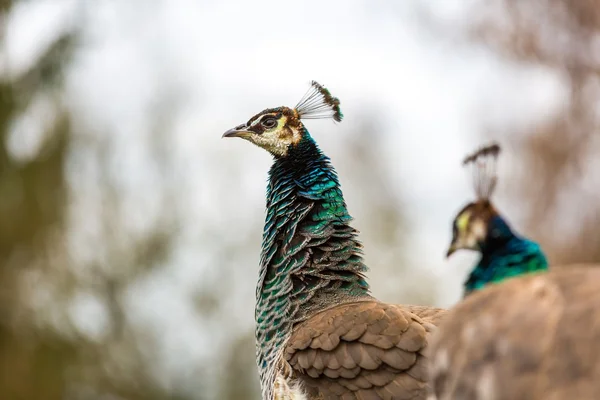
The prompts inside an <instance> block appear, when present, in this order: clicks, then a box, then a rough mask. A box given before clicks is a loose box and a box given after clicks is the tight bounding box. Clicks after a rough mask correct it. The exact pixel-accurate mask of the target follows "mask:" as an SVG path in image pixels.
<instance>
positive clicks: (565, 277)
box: [427, 264, 600, 400]
mask: <svg viewBox="0 0 600 400" xmlns="http://www.w3.org/2000/svg"><path fill="white" fill-rule="evenodd" d="M427 356H428V357H429V359H430V364H429V367H430V379H431V383H430V388H432V392H431V395H432V397H431V399H435V400H453V399H462V400H509V399H510V400H548V399H551V400H559V399H566V398H574V399H578V400H593V399H597V398H598V393H600V367H599V366H598V361H597V360H598V358H599V357H600V265H598V264H579V265H562V266H557V267H556V268H553V269H552V270H550V271H549V272H547V273H544V274H529V275H523V276H521V277H516V278H513V279H508V280H506V281H504V282H501V283H499V284H497V285H490V286H488V287H486V288H484V289H482V290H479V291H476V292H474V293H473V294H471V295H469V296H468V297H467V298H466V299H465V300H464V301H462V302H461V303H459V304H458V305H457V306H455V307H453V308H452V309H451V310H450V311H449V312H448V314H446V316H445V318H444V319H443V320H442V322H441V323H440V324H439V327H438V330H437V331H436V333H435V334H434V335H433V338H432V340H431V345H430V346H429V348H428V350H427Z"/></svg>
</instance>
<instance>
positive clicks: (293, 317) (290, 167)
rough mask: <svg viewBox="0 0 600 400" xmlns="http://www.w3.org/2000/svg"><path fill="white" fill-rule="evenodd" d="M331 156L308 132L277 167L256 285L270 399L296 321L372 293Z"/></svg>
mask: <svg viewBox="0 0 600 400" xmlns="http://www.w3.org/2000/svg"><path fill="white" fill-rule="evenodd" d="M303 129H304V128H303ZM351 219H352V218H351V216H350V214H349V213H348V210H347V209H346V204H345V202H344V198H343V195H342V191H341V189H340V185H339V182H338V178H337V175H336V173H335V171H334V169H333V167H332V165H331V163H330V161H329V158H328V157H327V156H325V155H324V154H323V153H322V152H321V151H320V150H319V148H318V147H317V144H316V143H315V141H314V140H313V139H312V138H311V136H310V135H309V133H308V132H307V131H306V130H305V129H304V131H303V132H302V139H301V140H300V142H299V143H297V144H296V145H294V146H292V147H290V149H289V151H288V154H287V155H286V156H285V157H276V158H275V162H274V164H273V166H272V167H271V170H270V172H269V185H268V188H267V215H266V221H265V227H264V232H263V243H262V254H261V268H260V275H259V280H258V285H257V288H256V313H255V317H256V346H257V348H256V351H257V354H256V355H257V363H258V367H259V371H260V378H261V386H262V390H263V398H271V397H270V396H271V390H272V389H271V388H272V387H273V380H274V374H275V371H276V370H277V369H278V368H280V365H278V363H279V362H280V361H279V360H280V357H281V353H282V351H283V348H284V345H285V343H286V341H287V339H288V338H289V336H290V334H291V332H292V328H293V326H294V324H295V323H298V322H300V321H303V320H305V319H306V318H308V317H309V316H311V315H313V314H314V313H316V312H319V311H321V310H324V309H326V308H329V307H331V306H333V305H337V304H340V303H343V302H352V301H357V300H362V299H366V298H370V295H369V285H368V284H367V282H366V280H365V277H364V275H363V274H364V273H365V272H366V271H367V268H366V266H365V265H364V264H363V260H362V256H361V254H362V251H361V248H362V246H361V244H360V242H359V241H358V239H357V231H356V230H355V229H353V228H352V227H351V226H350V225H349V223H350V221H351Z"/></svg>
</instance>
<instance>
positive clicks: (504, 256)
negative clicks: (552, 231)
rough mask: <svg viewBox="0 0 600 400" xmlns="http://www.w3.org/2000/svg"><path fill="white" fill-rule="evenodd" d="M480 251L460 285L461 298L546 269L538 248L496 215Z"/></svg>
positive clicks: (546, 265)
mask: <svg viewBox="0 0 600 400" xmlns="http://www.w3.org/2000/svg"><path fill="white" fill-rule="evenodd" d="M480 248H481V258H480V260H479V262H478V263H477V265H476V266H475V268H474V269H473V271H472V272H471V274H470V275H469V278H468V280H467V281H466V282H465V285H464V288H465V296H466V295H468V294H470V293H471V292H473V291H474V290H479V289H482V288H483V287H485V286H486V285H488V284H490V283H500V282H502V281H504V280H506V279H509V278H512V277H515V276H520V275H523V274H528V273H535V272H542V271H546V270H548V261H547V259H546V256H545V255H544V252H543V251H542V249H541V248H540V246H539V245H538V244H537V243H535V242H533V241H531V240H529V239H526V238H524V237H521V236H518V235H517V234H515V233H514V232H513V231H512V229H511V228H510V227H509V226H508V224H507V223H506V221H505V220H504V219H503V218H502V217H500V216H499V215H495V216H493V217H492V218H491V219H490V221H489V222H488V233H487V236H486V239H485V241H484V242H483V243H481V244H480Z"/></svg>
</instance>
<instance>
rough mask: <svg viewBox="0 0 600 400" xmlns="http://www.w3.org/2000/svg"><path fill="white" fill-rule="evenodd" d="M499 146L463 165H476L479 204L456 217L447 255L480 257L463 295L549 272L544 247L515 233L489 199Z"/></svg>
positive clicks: (494, 183)
mask: <svg viewBox="0 0 600 400" xmlns="http://www.w3.org/2000/svg"><path fill="white" fill-rule="evenodd" d="M499 152H500V146H499V145H497V144H493V145H490V146H486V147H483V148H481V149H480V150H478V151H477V152H475V153H474V154H472V155H469V156H468V157H467V158H466V159H465V161H464V164H466V165H471V164H474V169H473V175H474V179H473V181H474V187H475V192H476V195H477V199H476V201H474V202H472V203H469V204H467V205H466V206H465V207H463V209H462V210H461V211H459V213H458V214H457V216H456V217H455V218H454V221H453V224H452V227H453V233H452V243H451V244H450V248H449V250H448V253H447V255H448V256H449V255H451V254H452V253H454V252H455V251H456V250H458V249H468V250H475V251H477V252H479V253H480V255H481V257H480V259H479V261H478V262H477V264H476V265H475V267H474V268H473V269H472V271H471V273H470V274H469V277H468V279H467V281H466V282H465V284H464V295H465V296H466V295H468V294H470V293H471V292H473V291H474V290H480V289H482V288H484V287H485V286H487V285H489V284H492V283H500V282H503V281H504V280H506V279H510V278H513V277H516V276H519V275H523V274H527V273H536V272H542V271H546V270H547V269H548V261H547V259H546V256H545V255H544V252H543V251H542V249H541V247H540V246H539V245H538V244H537V243H535V242H533V241H531V240H529V239H527V238H525V237H522V236H520V235H518V234H517V233H515V232H514V231H513V229H512V228H511V227H510V226H509V224H508V222H507V221H506V220H505V219H504V218H503V217H502V216H501V215H500V214H499V213H498V211H497V210H496V208H495V207H494V205H493V204H492V203H491V200H490V197H491V195H492V194H493V192H494V188H495V186H496V181H497V177H496V170H495V161H496V157H497V156H498V153H499Z"/></svg>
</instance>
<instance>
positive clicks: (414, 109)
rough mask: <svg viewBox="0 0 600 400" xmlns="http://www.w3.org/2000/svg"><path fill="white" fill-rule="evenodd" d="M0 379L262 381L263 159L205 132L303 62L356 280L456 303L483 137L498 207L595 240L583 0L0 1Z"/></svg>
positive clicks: (51, 392) (94, 383)
mask: <svg viewBox="0 0 600 400" xmlns="http://www.w3.org/2000/svg"><path fill="white" fill-rule="evenodd" d="M0 10H1V11H0V12H1V16H0V31H1V50H0V52H1V53H0V77H1V81H0V102H1V106H0V127H1V129H0V398H1V399H3V400H4V399H7V400H8V399H10V400H12V399H18V400H21V399H22V400H36V399H43V400H55V399H56V400H58V399H60V400H78V399H84V400H87V399H91V400H96V399H98V400H100V399H102V400H136V399H151V400H152V399H156V400H163V399H164V400H167V399H170V400H175V399H177V400H192V399H193V400H199V399H258V398H259V391H258V380H257V374H256V368H255V364H254V342H253V304H254V283H255V281H256V275H257V271H258V261H259V251H260V249H259V247H260V239H261V233H262V223H263V218H264V190H265V181H266V176H267V170H268V167H269V165H270V162H271V160H270V157H269V156H268V154H266V153H265V152H264V151H262V150H260V149H258V148H256V147H253V146H251V145H249V144H248V143H246V142H243V141H241V140H235V139H230V140H222V139H221V134H222V133H223V132H224V131H225V130H227V129H228V128H231V127H233V126H235V125H238V124H239V123H241V122H244V121H246V120H247V119H248V118H249V117H250V116H251V115H253V114H255V113H256V112H258V111H260V110H262V109H264V108H267V107H273V106H279V105H288V106H293V105H294V104H295V103H296V102H297V101H298V99H299V98H300V97H301V96H302V95H303V94H304V92H305V91H306V89H307V88H308V84H309V82H310V80H312V79H315V80H317V81H319V82H321V83H323V84H325V85H326V86H327V87H328V88H330V89H331V91H332V93H333V94H334V95H335V96H338V97H339V98H340V99H341V101H342V110H343V111H344V114H345V116H346V118H345V120H344V121H343V122H342V123H341V124H334V123H333V122H331V121H309V123H308V127H309V129H310V131H311V133H312V135H313V136H314V137H315V138H316V139H317V141H318V142H319V143H320V145H321V147H322V148H323V149H324V151H325V152H326V153H327V154H328V155H329V156H330V157H331V158H332V160H333V163H334V165H335V166H336V168H337V170H338V173H339V175H340V179H341V182H342V187H343V189H344V192H345V196H346V201H347V203H348V206H349V209H350V212H351V213H352V214H353V215H354V216H355V218H356V222H355V226H356V227H357V228H358V229H360V230H361V232H362V239H363V241H364V243H365V248H366V260H367V263H368V264H369V266H370V267H371V272H370V275H369V276H370V280H371V282H372V287H373V292H374V293H375V295H377V296H378V297H380V298H381V299H383V300H386V301H394V302H410V303H420V304H430V305H438V306H444V307H447V306H451V305H452V304H454V303H455V302H456V301H457V300H458V299H459V297H460V293H461V283H462V281H463V280H464V279H465V276H466V274H467V272H468V270H469V267H470V265H471V263H472V262H473V260H474V259H475V255H473V254H457V255H456V256H454V257H453V258H452V259H451V260H445V259H444V253H445V249H446V245H447V244H448V241H449V239H450V223H451V220H452V217H453V216H454V214H455V213H456V212H457V211H458V210H459V209H460V208H461V207H462V206H463V205H464V203H465V202H466V201H468V200H470V199H472V198H473V191H472V188H471V187H470V176H469V175H468V173H467V171H465V170H463V169H462V167H461V166H460V162H461V160H462V158H463V156H464V155H465V154H466V153H468V152H470V151H472V150H474V149H475V148H477V147H479V146H480V145H482V144H485V143H487V142H488V141H489V140H490V139H495V140H497V141H499V142H500V143H501V145H502V146H503V148H504V153H503V154H502V156H501V159H500V161H499V174H500V182H499V186H498V190H497V193H496V202H497V205H498V206H499V208H500V209H501V210H502V211H503V212H504V213H505V214H506V215H508V216H509V219H510V221H511V222H512V223H513V225H514V226H515V227H516V229H517V230H518V231H520V232H522V233H525V234H526V235H528V236H529V237H532V238H534V239H535V240H538V241H539V242H541V243H542V245H543V246H544V247H545V248H546V250H547V252H548V254H549V257H550V259H551V261H552V262H554V263H565V262H580V261H600V235H599V231H600V213H599V211H600V201H598V196H599V194H600V193H599V190H600V189H599V188H600V157H598V154H600V153H599V150H600V136H599V135H598V125H599V122H600V119H599V118H600V109H599V108H598V105H599V104H600V103H599V100H600V78H599V75H598V71H599V69H600V1H597V0H577V1H571V0H403V1H397V2H391V1H377V0H376V1H366V0H345V1H341V0H340V1H329V2H324V1H317V0H307V1H302V2H295V3H286V2H280V1H271V0H255V1H241V0H240V1H225V0H222V1H219V2H216V1H208V0H162V1H161V0H138V1H135V0H127V1H126V0H94V1H84V0H81V1H78V0H28V1H25V0H23V1H10V0H2V1H0Z"/></svg>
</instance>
